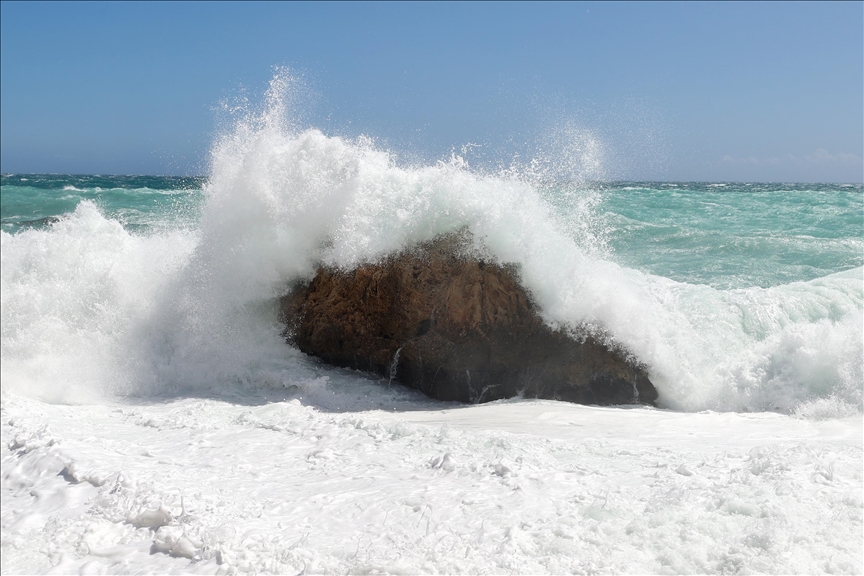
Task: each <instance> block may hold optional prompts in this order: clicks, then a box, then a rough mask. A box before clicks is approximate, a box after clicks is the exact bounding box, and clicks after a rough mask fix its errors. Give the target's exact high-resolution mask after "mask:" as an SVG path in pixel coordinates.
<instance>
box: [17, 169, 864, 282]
mask: <svg viewBox="0 0 864 576" xmlns="http://www.w3.org/2000/svg"><path fill="white" fill-rule="evenodd" d="M205 182H206V179H204V178H195V177H165V176H99V175H85V176H80V175H57V174H50V175H38V174H4V175H3V176H2V188H0V190H2V195H0V222H2V229H3V230H4V231H6V232H9V233H15V232H18V231H21V230H24V229H29V228H33V227H44V226H50V225H51V223H52V222H53V220H52V218H61V217H63V216H64V215H67V214H70V213H72V212H74V210H75V208H76V207H77V206H78V204H79V203H80V202H81V201H83V200H89V201H91V202H93V203H94V204H95V205H96V206H97V207H98V209H99V210H100V211H101V212H102V214H103V215H104V216H106V217H108V218H110V219H114V220H117V221H118V222H120V223H121V224H122V225H123V226H124V227H125V228H126V229H127V230H129V231H133V232H136V233H148V232H151V231H154V230H159V229H166V228H168V229H170V228H176V227H194V226H196V225H197V220H198V218H199V216H200V212H201V207H202V205H203V202H204V193H203V186H204V184H205ZM553 188H555V187H553ZM555 189H557V188H555ZM582 192H590V193H592V194H594V195H595V199H594V201H593V202H592V203H591V205H590V208H589V210H590V212H591V214H590V215H589V224H590V229H591V232H592V233H593V234H594V236H595V237H596V238H595V239H596V240H597V241H598V242H599V243H600V244H601V245H602V247H603V248H604V251H605V255H606V256H607V257H609V258H610V259H612V260H614V261H616V262H618V263H619V264H621V265H623V266H627V267H630V268H635V269H638V270H642V271H644V272H648V273H651V274H654V275H658V276H664V277H667V278H670V279H673V280H677V281H680V282H687V283H691V284H707V285H710V286H712V287H715V288H721V289H728V288H746V287H749V286H759V287H763V288H766V287H769V286H777V285H782V284H788V283H790V282H795V281H808V280H813V279H815V278H820V277H822V276H827V275H829V274H832V273H835V272H840V271H843V270H848V269H851V268H856V267H859V266H862V264H864V188H862V186H861V185H860V184H859V185H849V184H840V185H838V184H764V183H754V184H742V183H693V182H682V183H657V182H615V183H601V184H596V185H593V186H589V187H584V190H576V191H575V194H576V195H577V196H578V195H579V194H581V193H582ZM554 193H555V192H554V191H553V192H552V194H554ZM551 203H553V204H554V203H555V199H554V198H552V199H551ZM571 209H572V208H571ZM582 216H583V218H584V215H582ZM46 219H47V220H46Z"/></svg>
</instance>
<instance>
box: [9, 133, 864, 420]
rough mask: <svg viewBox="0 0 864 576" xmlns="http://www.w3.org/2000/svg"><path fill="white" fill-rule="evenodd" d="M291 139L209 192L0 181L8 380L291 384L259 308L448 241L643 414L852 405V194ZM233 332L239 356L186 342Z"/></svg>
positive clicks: (855, 393) (196, 184) (68, 391)
mask: <svg viewBox="0 0 864 576" xmlns="http://www.w3.org/2000/svg"><path fill="white" fill-rule="evenodd" d="M290 144H292V145H294V146H296V147H297V148H298V149H297V150H296V151H290V152H288V157H287V158H284V159H283V158H267V159H266V160H267V162H266V163H264V165H265V166H266V167H267V168H266V169H267V170H273V172H272V173H271V172H269V171H266V172H264V173H257V172H253V173H242V172H241V173H239V174H231V175H223V174H215V175H214V178H212V179H209V180H208V179H206V178H185V177H184V178H172V177H148V176H94V175H89V176H73V175H35V174H6V175H3V176H2V230H3V263H4V266H3V293H4V297H3V346H4V349H3V352H4V364H3V371H4V376H5V377H6V381H7V382H9V384H8V385H9V386H10V387H16V386H18V384H16V382H20V383H21V384H20V385H21V386H24V387H26V388H27V389H28V390H35V389H40V390H42V392H41V396H42V397H44V398H46V399H54V400H59V399H62V400H64V401H73V402H74V401H75V397H76V396H75V395H76V394H79V393H83V394H86V393H90V392H93V391H98V392H100V393H101V392H104V391H108V392H112V393H113V392H117V393H120V394H133V395H147V394H149V393H151V391H152V392H156V393H163V392H164V391H165V390H183V389H189V388H193V389H194V388H196V387H199V386H204V387H206V388H208V389H213V388H214V387H215V388H216V389H219V388H220V387H228V388H230V387H231V386H233V385H234V383H235V382H239V381H243V382H254V381H255V379H256V376H255V374H254V372H255V370H256V367H258V366H259V365H260V363H262V362H263V363H264V364H265V365H267V366H268V370H269V371H271V372H273V374H279V373H280V372H282V371H287V372H290V370H291V368H290V362H289V363H288V364H285V365H284V366H279V364H280V362H282V363H284V362H288V360H282V361H278V360H275V359H274V356H276V355H277V354H276V352H275V350H274V349H278V347H279V346H282V344H281V343H280V342H279V339H278V336H276V335H275V334H277V333H278V330H277V329H276V328H274V324H273V323H274V321H275V320H274V317H273V316H272V310H271V308H270V305H271V304H272V301H273V299H275V298H276V297H277V296H278V295H280V294H281V293H283V292H284V291H285V290H286V289H287V287H288V286H289V285H290V284H291V283H292V282H296V281H297V280H303V279H309V277H310V274H312V273H313V272H314V269H315V266H316V264H317V263H322V262H323V263H329V264H335V265H340V266H344V267H351V266H354V265H356V264H357V263H360V262H362V261H370V260H375V259H376V258H380V257H381V256H383V255H386V254H387V253H389V252H392V251H395V250H399V249H403V248H406V247H409V246H410V245H411V244H412V243H415V242H419V241H422V240H428V239H430V238H432V237H434V236H435V235H436V234H439V233H445V232H450V231H454V230H458V229H461V228H464V227H467V228H468V229H469V230H471V231H472V232H473V234H474V237H475V238H476V239H479V240H478V242H482V243H483V245H484V247H487V248H489V249H491V250H492V252H493V254H495V256H497V257H498V259H499V260H500V261H502V262H513V263H516V264H517V265H518V266H519V268H520V269H521V271H522V274H523V278H524V282H525V284H526V286H527V287H528V289H529V290H531V292H532V294H533V295H534V296H535V298H536V299H537V300H538V301H539V302H540V303H541V305H542V308H543V311H544V314H545V317H546V319H547V320H548V321H549V322H550V323H552V324H556V323H557V324H562V325H566V324H570V325H575V324H578V323H584V322H588V323H590V324H593V325H596V326H598V327H600V328H603V329H606V330H608V331H609V332H610V337H611V339H614V340H615V341H616V342H617V343H619V344H623V346H624V347H625V348H626V349H628V350H630V351H631V352H632V353H633V354H634V355H635V356H636V357H637V358H639V359H640V360H641V361H643V362H645V363H646V364H647V365H648V367H649V373H650V374H651V377H652V380H654V381H656V382H657V385H658V388H659V390H660V405H661V406H664V407H668V408H672V409H676V410H688V411H695V410H706V409H712V410H735V411H762V410H771V411H779V412H783V413H794V412H796V411H798V412H802V413H803V412H807V411H811V410H815V411H816V412H819V413H821V412H822V411H825V410H827V411H828V412H826V414H831V413H833V412H832V411H837V414H846V413H859V412H860V411H861V406H862V392H861V383H862V338H861V333H862V306H864V304H862V302H864V297H862V259H864V232H862V225H864V220H862V215H864V190H862V186H861V185H836V184H762V183H757V184H742V183H687V182H679V183H650V182H601V183H593V184H591V183H562V182H548V181H541V182H531V181H526V180H524V179H521V178H518V177H510V178H505V177H498V176H494V175H482V174H479V175H478V174H476V173H473V172H472V171H471V170H470V169H468V168H466V167H460V166H455V165H453V164H441V165H439V166H432V167H420V168H404V167H399V166H398V165H396V164H395V163H393V161H392V160H391V159H390V158H388V156H387V154H386V153H384V152H379V151H374V150H365V149H362V148H359V147H357V146H356V145H354V144H352V143H349V142H346V141H343V140H341V139H338V138H327V137H325V136H323V135H322V134H320V133H318V132H315V131H310V132H307V133H304V134H302V135H300V136H298V137H297V138H296V139H295V140H294V141H292V142H290ZM310 157H314V161H310ZM274 160H284V161H285V162H286V164H288V165H278V166H275V167H274V166H273V161H274ZM233 168H234V167H233V166H232V169H233ZM260 168H261V167H255V169H256V170H257V169H260ZM222 178H230V181H229V182H224V183H223V182H222V181H221V179H222ZM236 179H239V180H236ZM205 275H206V279H205ZM200 290H203V291H204V294H200V293H199V296H197V297H195V298H194V301H189V299H190V298H192V296H191V292H194V291H200ZM172 291H173V292H172ZM182 299H185V300H186V304H180V302H179V300H182ZM178 306H179V308H178ZM160 314H163V315H164V314H167V315H169V316H170V318H171V320H172V322H170V323H168V324H166V325H164V326H160V325H158V320H155V317H157V316H159V315H160ZM202 314H203V315H204V316H206V318H202V317H200V316H201V315H202ZM232 315H234V316H232ZM236 315H245V317H244V318H243V319H242V320H239V321H237V322H235V319H236V318H235V316H236ZM268 315H269V316H268ZM181 319H182V320H183V322H185V323H186V324H187V325H188V326H194V327H195V328H190V329H184V330H186V331H185V332H184V333H183V334H179V333H178V328H177V326H175V325H173V324H174V321H177V320H181ZM154 321H155V322H157V324H154ZM214 323H215V324H214ZM232 323H236V324H237V326H234V327H233V328H228V329H226V326H228V325H230V324H232ZM145 324H147V325H146V326H145ZM240 326H243V328H242V329H244V330H248V331H251V332H254V333H255V334H254V335H249V338H248V341H247V342H243V343H241V344H238V345H236V346H235V344H234V343H233V342H231V341H221V340H220V339H219V338H215V339H213V340H212V341H211V345H212V346H213V348H212V349H211V350H207V349H206V347H202V346H201V344H200V341H201V340H207V339H209V336H208V332H211V333H212V332H219V333H223V334H225V335H226V337H229V340H230V336H229V334H231V333H232V332H235V331H236V330H240V329H241V328H239V327H240ZM142 330H143V332H142ZM189 330H191V331H189ZM73 334H74V335H76V336H74V337H73V336H72V335H73ZM247 334H249V333H247ZM166 338H168V339H177V341H175V342H173V343H172V345H171V346H169V347H167V348H165V347H163V348H161V349H158V348H153V346H152V345H151V344H153V343H154V342H153V341H154V340H161V341H163V342H164V341H165V339H166ZM265 340H272V342H268V343H267V344H262V351H261V352H260V354H259V353H258V352H256V351H255V350H250V349H249V347H250V346H251V345H252V344H251V343H252V342H259V341H265ZM189 342H194V343H195V344H194V350H186V347H187V346H188V343H189ZM142 344H147V346H146V347H143V348H142V347H141V345H142ZM224 348H229V349H230V348H236V349H238V350H242V354H241V356H242V357H236V358H235V357H232V356H231V354H232V352H231V351H230V350H225V349H224ZM131 349H137V352H134V353H131V354H130V352H129V350H131ZM52 350H53V352H52ZM207 354H210V355H212V357H211V358H208V357H207ZM226 354H228V357H229V358H230V361H229V362H228V364H226V365H221V364H219V365H218V371H219V374H218V375H215V374H213V375H207V376H206V378H203V381H202V378H201V375H202V368H203V367H204V366H206V368H204V372H206V370H209V369H211V368H215V367H216V366H215V365H214V362H217V363H218V359H219V358H225V355H226ZM66 355H68V356H66ZM130 356H131V357H130ZM190 356H194V358H195V360H194V361H191V360H188V362H191V363H190V364H186V365H184V364H183V363H182V362H183V361H181V360H180V358H181V357H182V358H187V359H188V358H189V357H190ZM72 358H74V361H72ZM70 364H72V365H74V366H76V369H75V372H76V374H77V375H75V374H72V373H70V366H69V365H70ZM85 364H86V365H87V366H89V368H87V369H85V368H83V365H85ZM178 364H179V365H178ZM133 365H134V366H133ZM167 366H171V369H170V370H169V372H168V373H166V374H160V373H159V372H160V371H161V370H163V369H164V368H165V367H167ZM78 370H81V372H80V373H77V372H78ZM52 371H56V372H52ZM187 371H188V372H192V373H193V374H187ZM106 372H107V373H110V374H111V377H110V378H104V377H102V376H99V375H98V374H105V373H106ZM59 373H62V374H63V375H64V377H63V378H62V381H63V386H60V387H57V386H56V382H57V381H58V378H57V376H56V374H59ZM184 374H185V375H184ZM271 376H272V375H271ZM272 378H276V379H277V380H278V378H279V377H278V376H272ZM272 378H271V380H272ZM85 390H86V391H85Z"/></svg>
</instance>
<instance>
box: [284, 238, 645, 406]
mask: <svg viewBox="0 0 864 576" xmlns="http://www.w3.org/2000/svg"><path fill="white" fill-rule="evenodd" d="M460 254H462V253H461V252H460V250H459V239H458V237H455V236H447V237H441V238H439V239H438V240H436V241H435V242H431V243H427V244H424V245H421V246H420V247H418V248H417V249H416V250H414V251H411V252H405V253H402V254H399V255H396V256H392V257H390V258H387V259H385V260H384V261H382V262H381V263H379V264H367V265H364V266H361V267H359V268H357V269H355V270H353V271H350V272H344V271H339V270H329V269H325V268H321V269H319V270H318V272H317V274H316V276H315V278H314V279H313V280H312V282H311V283H310V284H308V285H306V286H299V287H297V288H295V289H294V290H293V291H292V292H291V293H290V294H288V295H287V296H284V297H283V298H282V300H281V317H282V320H283V322H285V323H286V325H287V328H286V336H287V337H288V339H289V341H291V342H293V343H294V344H295V345H296V346H297V347H298V348H299V349H300V350H301V351H303V352H305V353H307V354H312V355H315V356H318V357H320V358H321V359H323V360H324V361H325V362H328V363H330V364H335V365H337V366H344V367H348V368H355V369H359V370H364V371H370V372H375V373H377V374H379V375H381V376H384V377H387V378H390V379H392V380H394V381H398V382H401V383H403V384H405V385H407V386H410V387H411V388H416V389H418V390H420V391H422V392H423V393H425V394H427V395H428V396H431V397H432V398H437V399H441V400H458V401H462V402H488V401H491V400H498V399H501V398H510V397H513V396H516V395H521V396H523V397H526V398H550V399H556V400H567V401H570V402H578V403H582V404H632V403H642V404H653V403H654V401H655V400H656V399H657V391H656V390H655V388H654V386H653V384H651V382H650V381H649V380H648V377H647V375H646V373H645V371H644V369H643V368H641V367H640V366H639V365H638V364H637V363H636V362H634V361H633V360H631V359H629V358H628V357H627V355H626V354H624V353H622V352H621V351H617V350H613V349H610V348H609V347H607V346H606V345H604V344H603V343H602V342H600V341H599V340H598V339H596V338H594V337H592V336H590V335H587V334H586V335H584V336H581V337H579V338H573V337H571V336H570V335H568V334H567V333H565V332H563V331H557V330H553V329H551V328H550V327H549V326H547V325H546V324H545V323H544V322H543V321H542V319H541V318H540V317H539V315H538V314H537V312H536V310H535V307H534V305H533V304H532V303H531V300H530V299H529V297H528V295H527V294H526V293H525V291H524V290H523V289H522V287H521V286H520V285H519V283H518V280H517V275H516V274H515V273H514V271H513V270H511V269H509V268H506V267H502V266H499V265H497V264H491V263H488V262H485V261H484V260H482V259H479V258H476V257H466V256H464V255H460Z"/></svg>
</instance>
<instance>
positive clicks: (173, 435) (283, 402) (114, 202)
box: [0, 79, 864, 574]
mask: <svg viewBox="0 0 864 576" xmlns="http://www.w3.org/2000/svg"><path fill="white" fill-rule="evenodd" d="M277 80H278V79H277ZM274 84H278V82H274ZM277 88H278V86H277ZM287 116H288V112H287V111H286V110H285V107H284V106H283V105H282V102H281V100H280V98H279V97H278V90H276V91H275V92H274V91H271V93H270V94H269V95H268V101H267V103H266V105H265V106H264V107H263V110H261V111H260V112H257V113H252V112H250V113H249V114H246V115H244V116H242V117H240V118H238V119H237V121H236V122H235V124H234V125H233V126H232V127H231V129H229V130H227V131H226V132H225V133H224V134H223V135H222V136H220V137H219V138H217V140H216V141H215V142H214V145H213V148H212V151H211V157H210V161H209V168H208V170H207V174H206V175H205V176H204V177H201V178H170V177H149V176H104V175H103V176H97V175H88V176H77V175H34V174H4V175H3V176H2V183H0V208H2V231H0V248H2V253H0V257H2V267H0V299H2V309H0V313H2V323H0V324H2V326H0V328H2V350H0V352H2V365H0V369H2V374H0V376H2V421H0V425H2V434H3V441H2V444H0V456H2V462H3V473H2V492H0V495H2V498H3V501H2V507H0V508H2V511H0V525H2V531H3V541H2V551H3V554H2V555H0V558H2V563H3V566H2V569H3V571H4V573H5V572H8V573H19V572H26V573H37V572H55V573H127V572H134V571H139V572H160V573H190V572H196V573H210V574H213V573H217V574H232V573H238V572H241V573H242V572H249V573H316V572H317V573H485V572H494V573H505V572H512V573H586V574H591V573H598V572H601V573H694V572H695V573H729V572H759V573H791V572H806V573H816V572H824V573H852V574H854V573H860V572H861V570H862V564H861V557H862V541H864V540H862V537H861V534H862V532H861V529H862V518H864V514H862V511H864V504H862V500H861V490H862V481H864V478H862V451H861V423H862V417H861V414H862V381H864V376H862V363H864V359H862V356H864V344H862V312H864V278H862V264H864V189H862V186H861V185H860V184H853V185H847V184H765V183H749V184H748V183H693V182H677V183H652V182H609V181H603V180H598V179H596V178H591V176H592V172H591V170H588V171H586V172H584V173H582V174H581V175H580V174H579V171H578V170H577V171H575V175H576V176H579V177H574V171H572V170H565V171H563V172H564V173H566V174H564V175H562V173H555V171H551V172H550V171H543V170H537V169H536V168H535V167H536V166H537V165H542V164H543V162H527V163H524V164H520V163H518V162H515V161H514V162H510V163H507V164H506V166H505V167H504V168H501V167H489V166H479V167H478V166H474V165H473V164H472V162H471V159H470V158H466V157H465V156H464V155H457V154H454V155H452V156H451V157H449V158H445V159H442V160H441V161H438V162H431V163H425V164H423V163H419V164H418V163H409V162H403V161H401V160H400V158H399V156H398V155H397V154H395V153H394V152H393V151H390V150H387V149H385V148H382V147H380V146H377V145H376V144H375V142H374V141H373V140H370V139H368V138H353V139H352V138H343V137H338V136H333V135H326V134H323V133H322V132H320V131H318V130H316V129H314V128H302V127H298V126H296V125H292V124H291V122H289V121H287V120H286V117H287ZM580 138H582V136H580ZM582 143H583V142H582V141H581V140H580V142H579V144H580V145H579V146H573V147H571V148H572V149H573V150H577V151H579V150H581V151H582V152H579V153H582V154H587V155H588V157H587V158H581V159H580V158H576V159H575V160H576V164H578V165H582V166H588V167H592V166H596V165H597V164H598V161H597V158H595V157H593V156H592V154H594V152H596V150H597V147H596V146H583V145H582ZM535 160H536V159H535ZM572 160H573V159H572V158H571V159H570V161H572ZM571 165H572V164H571ZM565 176H566V177H565ZM456 231H467V232H470V237H471V238H472V241H473V242H475V243H476V244H477V248H478V249H481V250H483V251H485V252H486V253H487V254H488V255H489V257H490V258H494V259H496V260H498V261H499V262H502V263H510V264H513V265H514V267H515V268H516V269H518V270H519V274H520V277H521V282H522V284H523V286H525V288H526V289H527V290H529V291H530V292H531V295H532V297H533V299H534V300H535V301H536V302H537V304H538V307H539V310H540V312H541V314H542V316H543V318H544V320H545V321H546V322H548V323H549V324H550V325H551V326H562V327H566V326H574V325H580V326H585V327H588V328H590V329H592V330H594V331H595V333H596V334H597V335H598V336H599V337H601V338H605V339H606V340H607V341H608V342H609V344H610V345H614V346H619V347H621V348H623V349H625V350H627V351H628V352H629V353H630V354H632V356H633V357H634V358H635V359H636V360H637V361H639V362H642V363H644V364H645V366H646V369H647V371H648V373H649V375H650V377H651V379H652V381H653V382H654V383H655V385H656V387H657V389H658V392H659V394H660V398H659V401H658V405H659V409H652V408H646V407H614V408H600V407H586V406H576V405H570V404H566V403H559V402H552V401H544V400H525V399H518V398H517V399H513V400H509V401H501V402H496V403H492V404H485V405H481V406H468V407H465V406H460V405H457V404H453V403H440V402H434V401H431V400H429V399H426V398H424V397H422V396H421V395H419V394H418V393H416V392H412V391H409V390H407V389H403V388H401V387H399V386H392V387H391V386H388V382H387V381H386V380H384V381H380V380H378V379H377V378H374V377H370V376H369V375H365V374H362V373H359V372H354V371H348V370H341V369H335V368H330V367H326V366H323V365H321V364H319V363H317V362H316V361H315V360H314V359H310V358H308V357H306V356H304V355H303V354H301V353H299V352H298V351H297V350H295V349H292V348H291V347H289V346H288V345H287V344H286V343H285V341H284V339H283V338H282V336H281V331H282V327H281V326H280V325H279V323H278V321H277V305H276V302H277V299H278V297H279V296H280V295H281V294H284V293H285V291H286V289H287V287H288V286H290V285H291V284H292V283H294V282H297V281H302V280H307V279H309V278H311V277H312V276H313V275H314V273H315V270H316V268H317V267H318V266H320V265H329V266H338V267H342V268H351V267H354V266H356V265H358V264H360V263H363V262H369V261H375V260H377V259H379V258H381V257H383V256H386V255H387V254H391V253H393V252H394V251H398V250H403V249H406V248H409V247H411V246H413V245H414V244H416V243H417V242H421V241H424V240H429V239H431V238H434V237H435V236H436V235H438V234H442V233H449V232H456Z"/></svg>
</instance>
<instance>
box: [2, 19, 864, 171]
mask: <svg viewBox="0 0 864 576" xmlns="http://www.w3.org/2000/svg"><path fill="white" fill-rule="evenodd" d="M0 48H2V50H0V170H2V171H3V172H4V173H9V172H35V173H45V172H55V173H101V174H112V173H113V174H175V175H185V174H196V175H206V172H207V159H208V151H209V149H210V146H211V144H212V142H213V141H214V138H216V137H217V136H218V134H220V132H221V131H223V130H226V129H227V128H226V126H228V125H230V121H229V119H226V114H225V112H224V110H225V108H226V105H228V106H229V107H230V106H232V105H235V104H237V103H239V102H243V101H244V99H246V100H248V101H249V102H252V103H253V104H251V106H254V103H255V102H260V100H261V97H262V94H263V92H264V90H266V88H267V84H268V81H269V80H270V78H272V76H273V74H274V71H275V70H277V69H286V68H287V69H289V70H290V71H291V75H293V76H295V77H296V78H298V79H299V80H298V86H299V87H298V92H299V93H300V94H301V97H300V98H299V100H298V105H297V109H296V111H295V116H296V118H297V120H298V122H299V123H300V124H299V125H301V126H304V127H315V128H318V129H320V130H322V131H323V132H325V133H326V134H330V135H334V136H343V137H348V138H355V137H358V136H360V135H365V136H368V137H370V138H372V139H373V140H374V141H375V142H376V144H377V145H378V146H381V147H384V148H387V149H389V150H391V151H392V152H393V153H394V154H395V155H396V157H397V158H401V159H404V161H405V162H435V161H437V160H440V159H446V158H449V157H450V155H451V154H452V153H454V151H455V152H456V153H461V150H463V148H464V149H465V150H466V151H468V153H469V155H470V157H469V158H468V160H469V163H472V162H473V163H474V164H476V165H478V166H480V167H486V168H492V167H495V166H503V165H507V164H508V163H511V162H512V161H513V159H514V158H523V159H524V158H528V157H537V155H542V154H551V155H554V154H556V153H558V154H559V156H560V152H561V150H565V151H566V150H567V149H568V148H567V146H566V145H565V144H566V142H565V144H562V138H563V140H567V138H568V137H569V138H570V140H575V141H581V140H579V139H580V138H582V139H584V138H585V137H586V136H585V135H589V136H590V137H591V138H592V139H593V140H594V141H596V142H599V143H600V145H601V150H602V170H600V171H599V172H598V174H600V176H601V177H603V178H607V179H629V180H700V181H786V182H789V181H795V182H807V181H822V182H861V181H862V179H864V163H862V157H864V4H862V3H861V2H848V3H830V2H821V3H592V2H588V3H566V4H565V3H279V4H277V3H270V2H264V3H251V2H244V3H206V2H194V3H173V2H172V3H146V4H145V3H103V2H93V3H74V2H63V3H50V2H33V3H31V2H26V3H21V2H3V3H2V4H0ZM562 135H563V136H562ZM568 135H569V136H568ZM469 144H470V145H471V146H468V147H467V148H466V145H469Z"/></svg>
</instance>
